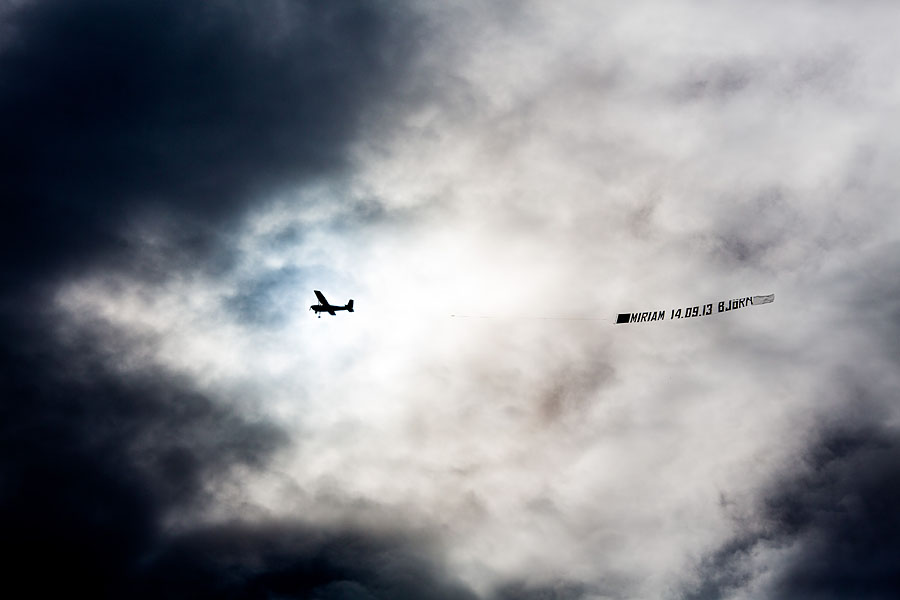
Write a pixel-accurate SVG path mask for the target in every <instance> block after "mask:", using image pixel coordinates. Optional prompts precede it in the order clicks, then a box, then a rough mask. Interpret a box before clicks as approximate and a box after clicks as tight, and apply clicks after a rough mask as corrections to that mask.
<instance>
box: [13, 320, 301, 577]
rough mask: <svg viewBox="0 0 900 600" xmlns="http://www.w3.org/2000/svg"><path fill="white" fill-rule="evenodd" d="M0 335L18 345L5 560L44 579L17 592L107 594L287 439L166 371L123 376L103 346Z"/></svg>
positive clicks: (26, 334) (20, 573)
mask: <svg viewBox="0 0 900 600" xmlns="http://www.w3.org/2000/svg"><path fill="white" fill-rule="evenodd" d="M26 327H27V326H26ZM3 334H4V340H16V341H17V342H19V343H18V344H17V347H15V348H13V347H12V344H10V343H4V344H3V347H2V352H3V354H2V356H0V369H2V377H0V388H2V389H0V397H2V398H3V403H2V409H0V410H2V415H0V444H2V445H0V473H2V476H0V481H2V487H0V515H2V517H0V518H2V528H3V531H4V535H3V540H2V545H3V547H4V548H3V549H4V552H3V554H4V556H6V557H8V560H9V561H10V562H8V563H7V565H6V567H7V573H9V574H10V576H11V577H12V578H14V579H15V578H20V577H21V578H30V577H33V576H34V575H35V574H37V575H39V576H38V577H36V578H35V579H34V580H31V581H25V580H22V581H20V583H22V584H23V585H25V587H21V588H20V589H30V590H32V591H34V592H35V593H37V594H38V595H46V594H47V593H49V592H51V591H62V590H64V589H72V587H73V586H74V587H75V588H82V587H83V586H86V585H89V586H90V587H91V588H95V589H99V590H108V591H110V592H112V591H113V589H114V588H115V587H116V586H117V585H118V584H119V582H120V581H121V580H123V579H127V577H128V572H129V571H130V570H132V569H133V568H134V567H135V565H136V564H137V561H139V560H140V559H141V558H142V557H143V556H144V554H145V553H147V552H148V551H149V550H150V549H152V547H153V546H154V545H155V544H156V543H158V539H159V537H160V535H161V530H160V525H159V521H160V519H161V518H162V517H164V516H165V515H167V514H169V513H170V512H171V511H173V510H182V509H187V508H191V507H193V506H194V505H195V504H196V503H198V502H200V501H202V500H203V496H204V489H205V486H206V484H208V483H210V482H212V481H214V480H217V479H219V478H221V477H224V476H225V475H226V474H227V472H228V470H229V469H230V468H232V467H234V466H237V465H246V466H249V467H259V466H260V465H261V464H262V463H263V462H264V461H265V460H266V459H267V458H268V457H269V456H270V455H271V454H272V452H274V451H275V450H276V449H277V448H279V447H280V446H283V445H284V443H285V441H286V438H285V436H284V434H283V433H282V432H281V431H279V430H278V429H276V428H274V427H272V426H271V425H267V424H263V423H254V422H251V421H248V420H247V419H244V418H241V417H239V416H237V415H235V414H232V413H231V412H230V411H228V410H225V409H222V408H220V407H218V406H216V405H215V404H214V402H213V401H212V400H211V399H210V398H208V397H206V396H204V395H202V394H199V393H198V392H196V391H195V390H193V389H192V387H191V386H190V385H189V384H187V382H185V381H180V380H178V379H176V378H173V377H172V376H171V375H170V374H165V373H160V372H157V371H154V370H148V371H146V372H143V373H140V374H132V375H131V376H129V377H128V378H122V377H121V376H118V375H117V374H116V373H113V372H111V371H110V370H109V368H108V367H107V366H106V365H107V363H109V362H112V361H110V360H109V358H108V357H107V356H104V355H103V354H100V353H99V352H98V350H97V348H103V347H104V343H103V340H102V339H91V340H83V341H73V342H72V346H71V347H67V348H60V347H57V346H55V345H53V344H51V343H47V342H45V341H44V339H43V336H42V335H41V333H40V332H34V331H22V328H21V327H19V328H18V330H17V331H15V330H13V326H11V325H8V324H5V325H4V326H3ZM9 557H11V558H9ZM101 595H103V594H102V592H101Z"/></svg>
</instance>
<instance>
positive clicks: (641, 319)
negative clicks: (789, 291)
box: [616, 294, 775, 324]
mask: <svg viewBox="0 0 900 600" xmlns="http://www.w3.org/2000/svg"><path fill="white" fill-rule="evenodd" d="M770 302H775V294H769V295H767V296H745V297H743V298H733V299H731V300H722V301H721V302H719V303H718V304H716V305H713V304H698V305H697V306H687V307H685V308H673V309H671V310H670V311H668V312H666V311H665V310H651V311H649V312H634V313H619V316H618V317H616V323H617V324H618V323H648V322H650V321H664V320H665V318H666V314H668V315H669V319H670V320H672V321H674V320H676V319H688V318H691V317H708V316H709V315H712V314H717V313H722V312H728V311H729V310H736V309H738V308H744V307H745V306H752V305H754V304H769V303H770ZM714 309H715V310H714Z"/></svg>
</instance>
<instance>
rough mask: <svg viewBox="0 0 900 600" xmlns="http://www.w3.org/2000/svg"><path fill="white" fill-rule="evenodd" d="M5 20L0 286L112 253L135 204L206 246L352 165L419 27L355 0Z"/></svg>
mask: <svg viewBox="0 0 900 600" xmlns="http://www.w3.org/2000/svg"><path fill="white" fill-rule="evenodd" d="M6 21H7V23H6V24H5V25H6V26H5V29H6V30H7V31H9V32H10V34H9V36H8V37H9V40H8V42H7V43H6V44H5V45H4V46H3V47H2V49H0V73H2V78H0V181H2V183H0V186H2V196H3V198H4V205H5V206H4V208H5V213H4V219H3V221H2V222H3V225H2V229H0V236H2V255H3V256H4V257H5V258H4V261H3V265H2V267H3V271H4V284H5V286H4V287H5V288H9V287H11V286H16V285H19V284H21V283H22V282H23V281H32V280H34V279H35V278H39V277H43V276H45V275H46V274H47V273H48V272H50V271H54V270H56V269H59V268H60V267H63V266H66V265H73V264H80V263H81V262H82V261H83V260H85V259H86V258H89V257H92V256H96V255H97V254H98V253H102V252H105V253H110V252H112V253H115V252H117V251H120V250H121V249H122V247H123V246H124V245H125V244H127V241H125V240H123V239H122V234H121V227H122V226H123V224H125V223H126V222H130V221H131V220H133V219H135V218H137V217H138V216H139V215H138V213H137V211H138V209H143V210H145V211H151V212H153V211H155V212H161V213H162V214H163V215H164V216H166V217H168V218H171V219H172V220H180V221H182V222H184V223H187V224H189V226H190V228H191V229H192V231H191V232H190V233H191V234H192V235H187V236H186V239H185V243H184V244H182V245H181V246H183V248H184V249H187V250H191V247H193V249H197V248H199V249H201V250H202V249H203V248H204V246H205V245H207V246H208V245H209V244H211V243H214V236H213V235H211V232H210V225H212V228H211V229H212V232H213V233H214V229H215V226H216V225H221V224H223V223H226V222H227V221H228V220H229V219H230V218H232V217H234V216H235V215H239V214H241V212H242V211H243V210H244V209H245V208H247V206H248V204H249V203H251V202H253V201H254V200H256V195H258V194H264V193H265V192H271V191H274V190H277V189H278V188H279V187H280V186H284V185H288V184H291V183H296V182H298V181H299V180H301V179H302V178H304V177H312V176H316V175H321V174H323V173H328V172H333V170H334V169H337V168H340V167H341V166H343V165H345V164H346V160H345V150H346V147H347V144H348V143H349V142H350V141H352V140H353V139H354V135H355V134H356V133H357V132H358V128H359V126H360V125H361V123H362V120H363V119H364V118H366V117H367V116H368V117H371V116H372V113H370V112H366V111H367V110H368V109H371V108H372V107H373V106H375V105H377V104H378V102H379V101H380V100H383V99H384V98H385V97H386V96H387V95H389V94H390V93H391V92H392V91H393V90H395V89H396V87H397V84H398V82H399V81H401V80H402V76H403V74H404V73H405V72H406V66H407V65H408V64H409V58H410V57H411V56H412V55H413V54H414V53H413V52H412V46H413V44H414V42H413V41H411V40H415V39H416V35H415V34H414V27H413V19H412V18H411V17H409V15H406V14H404V13H403V12H401V11H400V10H397V9H396V7H392V9H391V10H390V11H388V10H387V9H385V7H383V6H381V5H378V4H374V3H362V2H349V1H339V2H328V3H314V2H277V1H274V0H272V1H264V2H257V3H253V4H252V5H247V4H245V3H236V2H200V1H190V0H189V1H187V2H158V1H136V2H113V1H109V0H83V1H80V2H68V1H56V0H49V1H46V2H35V3H27V4H25V5H24V6H23V7H21V8H19V9H18V10H15V11H12V12H11V13H10V14H8V15H7V16H6Z"/></svg>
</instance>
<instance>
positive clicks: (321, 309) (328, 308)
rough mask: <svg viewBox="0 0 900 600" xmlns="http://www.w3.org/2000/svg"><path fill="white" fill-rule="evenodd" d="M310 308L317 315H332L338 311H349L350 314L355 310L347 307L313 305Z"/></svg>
mask: <svg viewBox="0 0 900 600" xmlns="http://www.w3.org/2000/svg"><path fill="white" fill-rule="evenodd" d="M310 308H311V309H312V310H313V311H315V312H317V313H320V312H327V313H331V312H335V311H338V310H349V311H350V312H353V309H352V308H349V307H347V306H332V305H331V304H313V305H312V306H310Z"/></svg>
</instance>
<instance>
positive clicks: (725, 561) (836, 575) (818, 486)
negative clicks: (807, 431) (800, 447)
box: [685, 425, 900, 599]
mask: <svg viewBox="0 0 900 600" xmlns="http://www.w3.org/2000/svg"><path fill="white" fill-rule="evenodd" d="M898 505H900V432H898V431H897V430H896V428H891V427H888V426H880V425H871V426H852V425H842V426H838V427H836V428H834V429H832V430H829V431H827V432H826V433H825V434H824V435H823V436H822V439H821V440H820V441H819V442H818V443H817V444H816V445H815V446H814V447H813V448H812V449H811V450H810V451H809V452H808V454H807V455H806V456H805V457H804V461H803V468H802V469H801V470H800V471H799V472H796V473H791V474H789V475H787V476H785V477H783V478H781V479H779V481H778V482H777V484H776V485H774V486H773V489H772V491H771V492H770V493H769V494H767V495H766V496H765V497H764V499H763V501H762V516H763V525H762V526H761V527H753V528H748V529H746V530H745V533H742V534H740V535H738V536H737V537H735V538H734V539H733V540H731V541H730V542H728V543H727V544H725V545H724V546H723V547H721V548H720V549H719V550H717V551H716V552H715V553H713V554H712V555H710V556H709V557H707V558H706V559H705V560H704V562H703V564H702V567H701V583H700V585H699V586H698V587H696V588H695V589H693V590H692V591H691V592H690V593H688V594H685V597H686V598H698V599H699V598H725V597H730V596H731V595H732V594H733V593H735V592H736V591H738V590H740V589H742V588H744V587H745V586H747V585H749V584H750V583H751V582H752V581H753V580H754V578H755V576H756V575H758V574H759V573H758V572H756V571H754V566H753V564H752V558H753V556H754V555H760V554H763V555H764V554H765V553H767V552H771V551H773V550H777V549H781V550H786V551H785V553H783V554H779V556H780V557H781V558H779V559H778V560H777V562H775V564H769V565H767V567H766V569H768V570H769V571H770V576H771V577H772V580H771V583H770V584H767V585H768V586H769V587H768V588H767V589H765V596H766V597H771V598H798V599H803V598H850V597H852V598H873V599H875V598H893V597H895V596H896V592H897V589H900V575H898V571H897V565H898V564H900V516H898V513H897V510H896V507H897V506H898ZM756 568H757V569H758V568H759V567H758V566H757V567H756Z"/></svg>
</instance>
